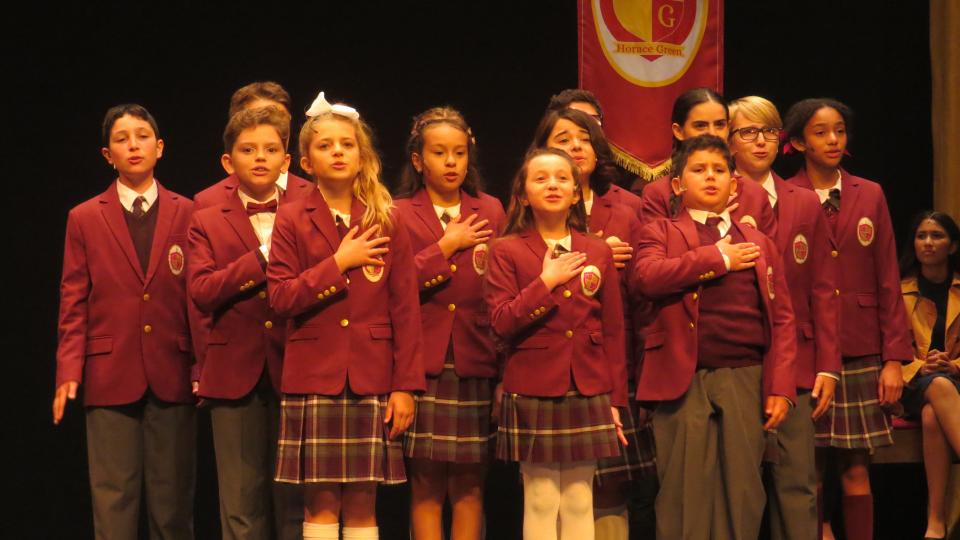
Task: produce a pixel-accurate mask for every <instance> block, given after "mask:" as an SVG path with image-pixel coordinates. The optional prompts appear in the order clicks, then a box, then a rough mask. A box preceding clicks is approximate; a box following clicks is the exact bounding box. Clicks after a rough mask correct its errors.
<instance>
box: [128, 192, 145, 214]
mask: <svg viewBox="0 0 960 540" xmlns="http://www.w3.org/2000/svg"><path fill="white" fill-rule="evenodd" d="M145 204H147V198H146V197H144V196H143V195H140V196H139V197H137V198H136V199H134V200H133V205H132V206H131V207H130V212H131V213H133V217H135V218H137V219H140V218H142V217H143V216H145V215H147V212H146V211H144V209H143V205H145Z"/></svg>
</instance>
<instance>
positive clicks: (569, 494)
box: [560, 461, 597, 540]
mask: <svg viewBox="0 0 960 540" xmlns="http://www.w3.org/2000/svg"><path fill="white" fill-rule="evenodd" d="M596 470H597V462H596V461H579V462H576V463H564V464H563V466H562V467H561V468H560V540H594V531H593V473H594V472H595V471H596Z"/></svg>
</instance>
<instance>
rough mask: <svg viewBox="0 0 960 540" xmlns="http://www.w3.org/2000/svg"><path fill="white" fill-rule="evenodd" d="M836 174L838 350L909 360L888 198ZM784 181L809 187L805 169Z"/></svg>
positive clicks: (877, 189)
mask: <svg viewBox="0 0 960 540" xmlns="http://www.w3.org/2000/svg"><path fill="white" fill-rule="evenodd" d="M841 174H842V184H841V189H840V212H839V214H837V226H836V231H835V232H834V231H832V230H831V233H832V234H833V245H834V246H836V248H835V249H836V251H838V256H837V260H838V264H839V266H840V271H839V272H840V273H839V276H840V277H839V280H838V283H839V285H838V287H837V289H836V291H835V292H836V293H837V294H839V296H840V330H841V332H840V353H841V354H842V355H843V356H846V357H856V356H867V355H875V354H879V355H881V356H882V358H883V360H884V361H887V360H896V361H899V362H910V361H912V360H913V349H912V348H911V347H912V345H911V344H912V340H911V336H910V325H909V322H908V321H907V315H906V308H904V307H903V297H902V296H901V294H900V271H899V268H898V266H897V248H896V245H895V244H896V241H895V239H894V236H893V225H892V224H891V222H890V211H889V210H887V199H886V198H885V197H884V196H883V189H882V188H881V187H880V185H879V184H877V183H876V182H871V181H870V180H865V179H863V178H858V177H856V176H853V175H852V174H849V173H847V172H846V171H842V173H841ZM788 182H790V183H792V184H794V185H796V186H799V187H802V188H807V189H813V185H812V184H811V183H810V179H809V178H807V173H806V171H805V170H804V169H800V172H798V173H797V174H796V176H794V177H793V178H791V179H789V180H788ZM817 201H818V202H819V198H818V199H817Z"/></svg>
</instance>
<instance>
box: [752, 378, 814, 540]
mask: <svg viewBox="0 0 960 540" xmlns="http://www.w3.org/2000/svg"><path fill="white" fill-rule="evenodd" d="M814 406H815V403H814V400H813V399H812V398H811V397H810V391H809V390H805V391H803V392H798V394H797V406H796V407H795V408H794V409H793V410H792V411H790V414H789V415H787V419H786V420H785V421H784V422H783V423H782V424H780V427H779V428H778V429H777V437H776V444H777V447H778V448H777V450H778V452H777V453H778V454H779V456H778V457H779V459H778V460H777V462H776V463H768V464H767V470H766V473H767V474H766V475H765V477H764V481H765V484H766V486H767V504H768V505H769V506H768V508H769V510H770V538H771V540H815V539H816V538H817V466H816V461H815V457H814V440H813V439H814V434H815V428H814V424H813V420H812V419H811V418H810V415H811V414H813V408H814Z"/></svg>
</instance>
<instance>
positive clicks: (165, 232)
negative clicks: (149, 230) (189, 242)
mask: <svg viewBox="0 0 960 540" xmlns="http://www.w3.org/2000/svg"><path fill="white" fill-rule="evenodd" d="M157 203H160V207H159V208H157V227H156V229H154V231H153V244H152V245H151V246H150V264H149V265H147V279H146V280H145V284H147V285H149V284H150V280H152V279H153V275H154V274H156V273H157V267H158V266H159V265H160V259H162V258H164V256H165V255H166V254H165V253H162V251H163V246H164V245H166V243H167V237H168V236H169V235H170V229H171V228H173V220H174V218H175V217H176V215H177V212H178V211H179V209H180V206H179V205H178V204H177V203H176V200H175V199H174V198H173V196H172V195H170V192H169V191H167V190H166V189H164V188H163V186H161V185H160V183H159V182H157V201H156V202H155V203H154V204H157ZM184 240H186V239H184ZM182 247H184V246H181V248H182Z"/></svg>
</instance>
